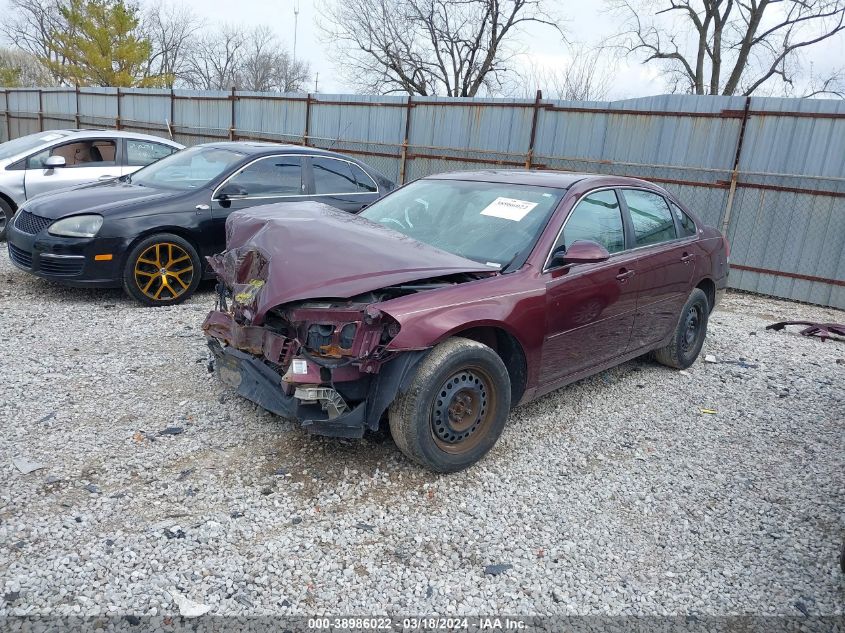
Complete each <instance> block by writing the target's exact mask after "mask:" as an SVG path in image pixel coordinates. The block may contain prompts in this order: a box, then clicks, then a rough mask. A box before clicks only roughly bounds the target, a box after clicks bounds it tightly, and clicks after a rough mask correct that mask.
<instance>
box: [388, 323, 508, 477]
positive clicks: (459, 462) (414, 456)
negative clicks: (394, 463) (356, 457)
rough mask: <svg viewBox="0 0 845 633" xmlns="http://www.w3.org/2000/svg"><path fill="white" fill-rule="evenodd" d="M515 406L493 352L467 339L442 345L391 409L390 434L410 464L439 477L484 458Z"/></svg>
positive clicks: (421, 366)
mask: <svg viewBox="0 0 845 633" xmlns="http://www.w3.org/2000/svg"><path fill="white" fill-rule="evenodd" d="M510 406H511V384H510V376H509V375H508V370H507V369H506V368H505V365H504V363H503V362H502V359H501V358H499V356H498V355H497V354H496V352H494V351H493V350H492V349H490V348H489V347H487V346H486V345H482V344H481V343H478V342H476V341H472V340H470V339H465V338H458V337H456V338H451V339H448V340H446V341H444V342H443V343H440V344H439V345H437V346H436V347H435V348H434V349H433V350H432V351H431V353H430V354H429V355H428V356H427V357H426V358H425V359H424V360H423V362H422V363H421V364H420V366H419V368H418V369H417V373H416V375H415V376H414V379H413V381H412V382H411V385H410V387H409V388H408V390H407V392H405V393H404V394H401V395H400V396H399V397H398V398H397V399H396V400H394V402H393V404H391V406H390V411H389V418H390V433H391V435H392V436H393V441H394V442H396V445H397V446H398V447H399V450H401V451H402V452H403V453H404V454H405V455H406V456H407V457H408V458H410V459H411V460H413V461H415V462H416V463H418V464H420V465H422V466H425V467H426V468H428V469H430V470H433V471H435V472H439V473H451V472H456V471H458V470H463V469H464V468H467V467H469V466H471V465H472V464H474V463H475V462H477V461H478V460H479V459H481V458H482V457H484V455H486V454H487V452H488V451H489V450H490V449H491V448H493V445H494V444H495V443H496V440H498V439H499V436H500V435H501V434H502V431H503V430H504V428H505V423H506V422H507V419H508V414H509V413H510Z"/></svg>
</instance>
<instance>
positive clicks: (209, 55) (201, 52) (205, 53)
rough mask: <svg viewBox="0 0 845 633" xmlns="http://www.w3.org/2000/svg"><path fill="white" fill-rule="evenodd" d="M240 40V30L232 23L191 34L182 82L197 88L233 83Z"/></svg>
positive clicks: (240, 52)
mask: <svg viewBox="0 0 845 633" xmlns="http://www.w3.org/2000/svg"><path fill="white" fill-rule="evenodd" d="M244 43H245V35H244V30H243V29H242V28H240V27H236V26H224V27H222V28H221V29H219V30H218V31H213V32H206V33H205V34H204V35H203V36H201V37H197V38H195V39H194V40H193V41H192V42H191V44H190V46H189V49H188V51H186V53H187V59H186V61H185V74H184V81H185V83H186V84H187V85H188V86H190V87H191V88H195V89H198V90H228V89H229V88H231V87H232V86H235V85H237V82H238V72H239V70H240V64H241V59H242V57H243V54H244Z"/></svg>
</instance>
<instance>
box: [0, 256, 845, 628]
mask: <svg viewBox="0 0 845 633" xmlns="http://www.w3.org/2000/svg"><path fill="white" fill-rule="evenodd" d="M212 303H213V297H212V294H211V292H209V291H208V290H207V289H206V290H205V291H204V292H201V293H200V294H198V295H197V296H196V297H194V298H193V299H192V300H191V301H189V302H188V303H187V304H185V305H182V306H177V307H172V308H160V309H155V310H151V309H144V308H140V307H139V306H137V305H135V304H134V303H132V302H131V301H130V300H128V299H127V298H125V297H124V296H123V295H122V294H121V293H120V292H118V291H79V290H71V289H65V288H61V287H59V286H56V285H52V284H49V283H47V282H43V281H40V280H36V279H33V278H30V277H29V276H27V275H26V274H24V273H22V272H20V271H17V270H16V269H14V268H13V267H12V266H11V265H10V264H9V262H8V259H7V256H6V254H5V251H3V252H2V254H0V331H2V332H3V334H2V336H0V423H2V433H0V481H2V486H0V571H2V573H0V579H2V580H0V582H1V583H3V585H4V586H3V587H2V592H3V593H2V595H0V615H8V614H41V615H46V614H53V615H57V614H88V615H91V614H100V615H103V614H126V613H133V614H137V615H145V614H146V615H159V616H160V615H163V614H168V613H178V607H177V604H176V600H179V599H180V598H179V595H184V596H187V597H188V598H190V599H191V600H193V601H195V602H198V603H202V604H204V605H207V606H208V607H210V613H213V614H241V615H247V614H249V615H257V614H309V613H320V612H324V613H332V614H337V613H341V614H342V613H357V614H368V613H394V614H422V613H440V614H479V613H482V614H483V613H490V612H498V613H520V614H780V615H801V614H802V613H809V614H814V615H815V614H819V615H841V614H843V604H845V600H843V596H845V581H843V575H842V574H841V572H840V571H839V569H838V564H837V560H836V557H837V554H838V550H839V547H840V545H841V543H842V540H843V535H845V511H843V508H845V480H844V479H845V478H843V473H845V454H843V453H845V449H843V446H845V433H844V432H843V431H845V390H843V389H842V385H843V383H845V364H843V363H845V360H843V359H845V344H843V343H840V342H827V343H822V342H821V341H819V340H817V339H807V338H804V337H801V336H799V335H798V334H797V333H794V332H793V333H773V332H768V331H765V330H764V329H763V328H764V326H765V325H766V324H768V323H771V322H773V321H775V320H780V319H783V318H789V317H792V318H804V319H810V320H831V321H839V322H842V321H845V313H843V312H839V311H835V310H828V309H823V308H818V307H814V306H806V305H799V304H794V303H788V302H783V301H776V300H772V299H766V298H760V297H755V296H749V295H743V294H729V295H728V297H727V300H726V301H725V303H724V304H723V306H722V308H721V310H720V311H718V312H717V313H716V314H714V316H713V317H712V319H711V322H710V334H709V337H708V340H707V343H706V344H705V349H704V352H703V353H706V354H713V355H715V356H716V357H717V358H718V359H719V360H723V361H728V360H737V359H739V358H744V359H746V361H747V362H748V363H750V364H752V365H756V366H754V367H741V366H738V365H733V364H726V363H720V364H710V363H705V362H703V358H702V359H700V360H699V361H698V362H697V363H696V364H695V365H694V366H693V367H692V368H691V369H690V370H689V371H688V372H677V371H673V370H670V369H667V368H665V367H661V366H658V365H656V364H653V363H651V362H646V361H634V362H630V363H627V364H625V365H623V366H620V367H618V368H616V369H613V370H611V371H607V372H604V373H603V374H601V375H599V376H596V377H594V378H591V379H589V380H585V381H582V382H580V383H578V384H576V385H573V386H571V387H569V388H566V389H564V390H561V391H558V392H556V393H554V394H551V395H550V396H547V397H545V398H543V399H541V400H539V401H537V402H534V403H532V404H530V405H527V406H523V407H521V408H519V409H517V410H516V411H515V412H514V413H513V414H512V416H511V421H510V423H509V425H508V428H507V430H506V431H505V434H504V436H503V437H502V439H501V441H500V442H499V444H498V445H497V447H496V448H495V449H494V450H493V452H492V453H491V454H490V455H489V456H488V457H487V458H486V459H485V460H484V461H483V462H482V463H481V464H480V465H478V466H476V467H475V468H472V469H470V470H469V471H467V472H463V473H460V474H456V475H449V476H437V475H433V474H431V473H429V472H426V471H423V470H421V469H419V468H417V467H415V466H413V465H411V464H410V463H408V462H407V461H405V460H404V459H403V458H402V457H401V455H400V454H399V453H398V451H397V450H396V448H395V446H394V445H393V444H392V442H391V441H390V440H387V441H382V442H377V441H374V440H362V441H343V440H329V439H321V438H315V437H311V436H309V435H308V434H306V433H305V432H304V431H302V430H300V429H299V427H298V426H297V425H295V424H293V423H291V422H287V421H285V420H282V419H279V418H276V417H274V416H272V415H270V414H267V413H265V412H263V411H260V410H258V409H257V408H256V407H255V406H253V405H252V404H250V403H249V402H247V401H245V400H243V399H241V398H239V397H237V396H235V395H233V394H232V393H231V392H229V391H227V390H225V389H223V388H222V387H221V385H220V384H218V382H217V381H216V380H215V379H213V378H212V377H211V376H209V374H208V373H207V370H206V352H205V347H204V341H203V337H202V335H201V333H200V330H199V325H200V323H201V322H202V319H203V317H204V315H205V313H206V312H207V310H208V309H209V308H210V306H211V304H212ZM837 361H838V362H837ZM702 408H705V409H712V410H714V411H716V413H715V414H706V413H702V412H701V409H702ZM168 429H170V431H168ZM14 457H23V458H26V459H28V460H30V461H33V462H40V463H42V464H43V465H44V468H43V469H41V470H36V471H34V472H32V473H30V474H26V475H25V474H22V473H21V472H20V471H19V470H18V469H17V468H16V467H15V466H14V465H13V463H12V459H13V458H14ZM491 565H505V566H510V567H509V568H506V569H504V570H503V571H502V568H499V569H496V568H490V567H488V566H491ZM496 571H500V572H501V573H498V574H493V573H490V572H496ZM177 594H178V595H177Z"/></svg>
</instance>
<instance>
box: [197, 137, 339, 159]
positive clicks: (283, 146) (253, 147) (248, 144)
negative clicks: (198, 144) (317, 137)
mask: <svg viewBox="0 0 845 633" xmlns="http://www.w3.org/2000/svg"><path fill="white" fill-rule="evenodd" d="M204 145H205V146H206V147H219V148H221V149H230V150H233V151H236V152H242V153H244V154H250V155H252V154H266V153H271V152H279V151H283V152H289V153H291V154H323V155H325V156H336V157H338V158H344V159H346V160H355V159H354V158H351V157H350V156H345V155H344V154H339V153H337V152H332V151H331V150H327V149H320V148H319V147H307V146H303V145H293V144H291V143H267V142H263V141H218V142H213V143H205V144H204Z"/></svg>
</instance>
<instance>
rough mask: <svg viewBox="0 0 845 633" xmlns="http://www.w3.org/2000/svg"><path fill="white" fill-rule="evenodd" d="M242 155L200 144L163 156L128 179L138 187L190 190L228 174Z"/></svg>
mask: <svg viewBox="0 0 845 633" xmlns="http://www.w3.org/2000/svg"><path fill="white" fill-rule="evenodd" d="M244 156H245V154H243V153H241V152H234V151H232V150H229V149H221V148H219V147H207V146H202V145H200V146H198V147H192V148H190V149H183V150H182V151H181V152H176V153H175V154H171V155H170V156H166V157H164V158H162V159H161V160H160V161H158V162H156V163H153V164H152V165H149V166H148V167H144V168H143V169H140V170H138V171H136V172H135V173H134V174H132V175H131V176H129V177H128V180H129V181H130V182H131V183H132V184H134V185H141V186H142V187H157V188H158V187H160V188H164V189H176V190H179V191H190V190H192V189H199V188H200V187H204V186H206V185H208V184H209V183H211V181H212V180H215V179H216V178H217V177H218V176H220V175H221V174H223V173H228V171H229V170H230V169H232V168H233V167H234V166H235V165H236V164H238V163H240V162H241V160H242V159H243V157H244Z"/></svg>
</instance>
